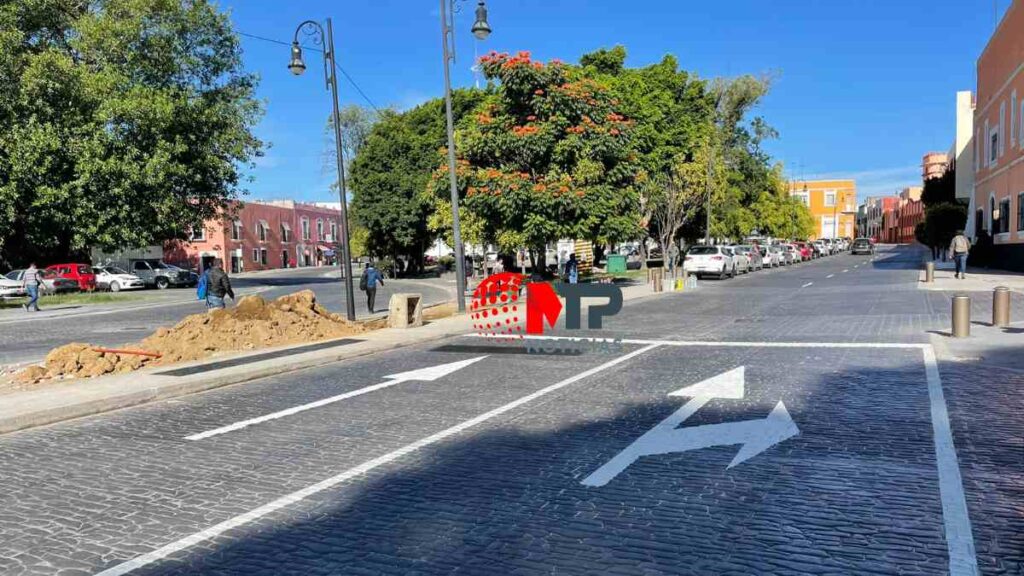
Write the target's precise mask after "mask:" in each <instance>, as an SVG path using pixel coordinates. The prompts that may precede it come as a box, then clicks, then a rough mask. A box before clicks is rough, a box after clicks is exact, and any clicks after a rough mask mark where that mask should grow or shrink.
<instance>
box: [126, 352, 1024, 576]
mask: <svg viewBox="0 0 1024 576" xmlns="http://www.w3.org/2000/svg"><path fill="white" fill-rule="evenodd" d="M943 369H945V367H944V368H943ZM952 374H953V376H945V375H944V377H946V378H947V384H946V388H947V390H948V391H949V392H948V394H949V396H948V401H949V403H950V410H951V413H952V414H953V415H954V418H953V421H954V434H955V435H956V441H957V448H958V449H959V451H960V461H961V468H962V469H963V470H964V475H965V486H966V489H967V494H968V502H969V507H970V512H971V516H972V519H973V520H974V527H975V528H974V530H975V531H974V536H975V540H976V542H978V543H979V544H978V553H979V555H980V556H981V560H980V563H981V564H982V566H983V567H984V568H988V569H999V568H1000V567H1002V568H1009V569H1010V571H1011V572H1012V571H1013V566H1017V567H1018V568H1019V567H1020V566H1021V565H1022V564H1021V563H1022V562H1024V529H1021V528H1024V526H1022V514H1021V509H1020V506H1019V504H1020V497H1021V495H1022V493H1024V492H1022V491H1024V470H1022V467H1024V465H1022V463H1021V460H1020V459H1019V458H1015V457H1014V454H1015V453H1016V454H1017V456H1019V448H1020V446H1019V436H1017V437H1016V438H1017V440H1014V438H1015V436H1014V434H1016V433H1019V428H1020V426H1019V425H1020V419H1019V412H1016V411H1015V410H1017V409H1019V408H1020V401H1019V400H1018V401H1017V402H1015V403H1010V404H1009V405H1008V404H1007V403H1005V402H1001V401H1000V398H999V394H1001V393H1004V392H1006V390H1005V389H1004V388H1002V387H992V386H988V387H985V389H982V390H980V391H978V390H976V389H975V387H976V386H977V385H978V384H979V383H978V382H977V381H976V375H974V374H973V373H972V372H971V371H970V370H965V369H962V368H959V367H958V368H956V369H955V370H954V372H953V373H952ZM841 376H842V377H841V378H838V377H835V376H834V374H833V375H832V376H830V377H829V378H828V379H826V378H825V377H822V378H821V379H820V380H818V381H816V382H814V383H813V384H812V385H811V386H808V387H807V388H806V389H805V390H803V393H802V394H801V395H794V396H793V397H792V398H790V397H786V404H787V405H788V406H791V410H793V417H794V420H796V422H797V423H798V425H799V426H800V429H801V435H800V436H798V437H795V438H791V439H789V440H788V441H785V442H783V443H781V444H778V445H776V446H774V447H772V448H770V449H769V450H768V451H766V452H764V453H762V454H760V455H758V456H757V457H755V458H752V459H751V460H748V461H747V462H744V463H743V464H741V465H739V466H737V467H735V468H732V469H729V468H727V466H728V464H729V462H730V460H731V459H732V457H733V456H734V455H735V454H736V452H737V450H738V447H737V446H718V447H712V448H705V449H703V450H698V451H689V452H682V453H674V454H667V455H662V456H657V457H650V458H644V459H641V460H639V461H638V462H636V463H634V464H633V465H632V466H630V467H629V468H627V469H626V470H625V471H624V472H622V473H621V474H620V475H619V476H617V477H616V478H615V479H613V480H612V481H611V482H610V483H609V484H608V485H606V486H604V487H588V486H583V485H581V483H580V482H581V479H583V478H584V477H586V476H587V475H588V474H590V473H591V472H592V471H593V470H595V468H596V467H597V466H599V465H601V464H603V463H604V462H606V461H608V459H609V458H611V457H612V456H614V455H615V454H617V453H618V452H619V451H620V450H621V449H622V448H624V447H625V446H627V445H628V444H629V443H631V442H632V441H633V440H634V439H635V438H637V437H638V436H639V435H640V434H642V433H644V432H646V431H647V430H649V429H650V428H651V427H652V426H653V425H654V424H656V423H658V422H660V421H661V420H662V419H663V418H665V417H666V416H667V415H669V414H671V413H672V412H674V411H675V410H677V409H678V408H679V407H680V406H681V405H682V403H683V402H684V401H685V400H683V399H668V398H666V399H665V400H663V401H652V402H647V403H634V404H631V405H628V406H625V407H623V408H622V409H621V410H619V411H617V412H615V413H614V414H612V415H611V416H610V417H606V418H596V419H595V418H593V417H591V416H588V414H587V411H588V410H587V407H586V406H575V407H573V406H569V407H568V408H567V407H566V406H564V404H566V403H565V402H563V403H562V405H560V406H559V407H556V406H554V404H555V403H557V402H558V398H557V396H554V397H553V400H551V401H550V402H551V404H552V406H545V407H544V410H550V411H555V410H563V411H566V410H567V411H569V412H570V413H569V414H562V415H561V418H557V419H556V418H552V417H550V416H549V417H545V418H537V416H538V414H539V412H538V411H537V410H531V411H529V413H527V414H525V415H523V414H520V415H519V416H517V417H516V418H515V419H514V420H511V421H510V420H509V419H504V420H503V421H502V422H501V423H500V424H497V423H496V424H495V425H494V426H493V428H492V429H491V430H489V431H485V432H480V433H477V434H472V435H465V436H456V437H455V438H456V440H453V441H446V442H442V443H440V444H438V445H435V446H431V447H427V448H424V449H423V450H421V451H419V452H416V453H414V454H413V455H411V456H408V457H405V458H403V459H401V460H398V461H397V462H396V463H395V464H390V465H388V466H386V467H385V468H381V469H378V470H377V471H371V472H369V473H367V475H366V476H364V477H362V479H361V480H360V481H358V482H357V483H354V484H353V483H344V484H341V485H339V486H336V487H332V488H330V489H328V490H326V491H324V492H321V493H319V494H316V495H314V496H312V497H310V498H309V499H307V500H305V501H303V502H302V503H300V504H297V505H293V506H291V507H289V508H287V509H286V510H285V511H283V512H279V513H276V514H275V515H273V516H271V517H268V518H266V519H263V520H261V521H257V522H255V523H253V524H251V525H246V526H244V527H243V528H240V529H236V530H234V531H232V532H230V535H231V539H230V540H225V539H221V540H220V541H219V542H212V543H211V542H207V541H204V542H200V543H199V544H198V545H196V546H195V547H193V548H189V549H187V550H185V551H183V552H182V553H180V554H177V555H175V557H174V559H171V560H166V561H164V562H162V563H159V564H156V565H151V566H149V567H146V568H143V569H140V570H138V571H136V572H135V573H136V574H146V575H154V574H183V573H188V574H245V575H252V574H487V575H492V574H726V573H729V574H752V573H769V572H770V573H772V574H824V573H847V574H863V573H868V572H870V573H897V572H900V571H901V570H904V569H906V570H908V571H909V572H913V573H923V574H940V573H945V571H946V570H947V568H948V557H947V552H946V544H945V540H944V536H943V528H942V517H941V506H940V504H939V497H938V488H937V483H936V479H935V461H934V458H935V456H934V445H933V438H932V427H931V420H930V415H929V411H928V405H929V403H928V393H927V386H926V384H925V382H924V379H923V367H922V365H921V364H907V365H905V366H900V365H895V364H894V365H892V366H890V367H889V368H887V369H884V370H878V369H873V368H866V367H859V368H858V367H851V369H849V370H843V371H842V372H841ZM1022 380H1024V379H1022ZM1019 384H1020V383H1018V385H1019ZM961 388H962V391H961ZM865 390H868V391H870V392H871V393H862V392H864V391H865ZM1017 390H1018V391H1019V388H1018V389H1017ZM879 394H882V395H884V396H886V398H885V400H884V401H883V400H881V399H880V398H879V397H878V395H879ZM1016 398H1018V399H1019V398H1020V395H1019V394H1018V395H1017V396H1016ZM791 402H792V404H791ZM581 404H585V402H581ZM810 407H813V408H814V411H816V413H817V414H818V416H816V417H814V418H811V417H809V416H808V414H810V413H812V410H811V408H810ZM883 407H884V413H879V412H880V411H882V408H883ZM534 408H536V407H534ZM591 408H593V407H592V406H591ZM547 413H548V414H549V415H550V414H551V412H547ZM765 414H766V412H765V406H764V404H763V403H756V402H752V403H746V406H743V407H739V408H737V406H736V401H729V402H725V401H712V403H710V404H708V405H707V406H705V407H704V408H702V409H701V410H700V411H699V412H697V413H696V414H695V415H694V416H693V417H691V418H690V419H688V420H687V421H686V423H685V425H684V426H685V427H690V426H697V425H702V424H714V423H721V422H735V421H739V420H743V419H748V418H763V417H764V415H765ZM975 418H978V419H979V420H977V421H975ZM964 422H967V424H964ZM995 423H998V425H994V424H995ZM979 424H980V425H979ZM1011 424H1015V425H1017V426H1016V428H1015V427H1014V426H1011ZM966 432H969V433H970V437H969V439H965V437H964V436H963V435H962V434H963V433H966ZM1015 442H1017V444H1015ZM1015 447H1016V452H1015ZM254 473H258V472H254ZM197 496H198V497H201V495H197Z"/></svg>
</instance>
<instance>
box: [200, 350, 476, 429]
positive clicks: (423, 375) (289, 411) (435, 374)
mask: <svg viewBox="0 0 1024 576" xmlns="http://www.w3.org/2000/svg"><path fill="white" fill-rule="evenodd" d="M484 358H487V356H480V357H477V358H470V359H469V360H460V361H458V362H450V363H448V364H441V365H438V366H430V367H427V368H421V369H419V370H411V371H409V372H403V373H401V374H392V375H390V376H385V377H384V378H385V379H386V380H387V381H386V382H381V383H380V384H374V385H373V386H366V387H364V388H359V389H358V390H351V391H349V392H345V393H343V394H338V395H335V396H331V397H329V398H323V399H322V400H317V401H315V402H309V403H308V404H301V405H299V406H293V407H291V408H286V409H285V410H279V411H277V412H273V413H271V414H266V415H264V416H259V417H256V418H250V419H248V420H242V421H241V422H235V423H234V424H228V425H227V426H221V427H220V428H215V429H213V430H207V431H206V432H199V433H198V434H193V435H191V436H186V437H185V439H186V440H202V439H204V438H209V437H211V436H217V435H218V434H227V433H228V432H234V431H235V430H241V429H242V428H246V427H248V426H252V425H253V424H259V423H261V422H267V421H268V420H277V419H278V418H284V417H286V416H292V415H293V414H298V413H299V412H305V411H306V410H312V409H314V408H319V407H321V406H327V405H328V404H333V403H335V402H340V401H341V400H345V399H347V398H353V397H355V396H362V395H363V394H368V393H370V392H375V391H377V390H381V389H384V388H388V387H390V386H394V385H396V384H401V383H403V382H410V381H414V380H416V381H420V382H433V381H434V380H437V379H438V378H443V377H444V376H447V375H448V374H451V373H452V372H455V371H457V370H461V369H462V368H465V367H466V366H469V365H470V364H474V363H476V362H479V361H480V360H483V359H484Z"/></svg>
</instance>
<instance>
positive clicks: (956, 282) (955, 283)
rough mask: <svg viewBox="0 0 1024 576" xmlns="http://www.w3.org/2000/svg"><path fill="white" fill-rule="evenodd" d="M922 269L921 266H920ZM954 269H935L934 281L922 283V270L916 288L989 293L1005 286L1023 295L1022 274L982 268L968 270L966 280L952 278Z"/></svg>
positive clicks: (1023, 278)
mask: <svg viewBox="0 0 1024 576" xmlns="http://www.w3.org/2000/svg"><path fill="white" fill-rule="evenodd" d="M922 268H923V266H922ZM953 274H954V269H953V268H949V269H948V270H946V269H940V268H939V267H938V266H936V268H935V281H934V282H932V283H930V284H929V283H926V282H925V281H924V270H923V269H922V270H921V274H920V276H919V278H918V283H917V287H918V288H920V289H921V290H943V291H948V292H991V291H992V290H993V289H994V288H995V287H996V286H1006V287H1007V288H1009V289H1010V290H1011V291H1014V292H1019V293H1021V294H1024V274H1021V273H1019V272H1008V271H1006V270H991V269H984V268H968V269H967V278H964V279H963V280H961V279H958V278H954V277H953Z"/></svg>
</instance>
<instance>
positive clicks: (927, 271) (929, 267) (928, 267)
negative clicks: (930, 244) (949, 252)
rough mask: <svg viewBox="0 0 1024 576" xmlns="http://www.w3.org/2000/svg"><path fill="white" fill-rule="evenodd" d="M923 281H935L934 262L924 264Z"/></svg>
mask: <svg viewBox="0 0 1024 576" xmlns="http://www.w3.org/2000/svg"><path fill="white" fill-rule="evenodd" d="M924 281H925V282H927V283H932V282H934V281H935V262H925V264H924Z"/></svg>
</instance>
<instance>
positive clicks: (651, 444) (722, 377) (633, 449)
mask: <svg viewBox="0 0 1024 576" xmlns="http://www.w3.org/2000/svg"><path fill="white" fill-rule="evenodd" d="M744 376H745V374H744V368H743V367H742V366H740V367H739V368H736V369H734V370H730V371H728V372H725V373H723V374H719V375H718V376H715V377H713V378H709V379H707V380H704V381H703V382H700V383H698V384H694V385H692V386H687V387H685V388H680V389H679V390H676V391H675V392H672V393H670V394H669V396H687V397H690V398H691V399H690V401H689V402H687V403H686V404H684V405H683V406H682V407H681V408H680V409H679V410H676V411H675V412H674V413H672V414H671V415H670V416H669V417H668V418H665V419H664V420H662V421H661V422H659V423H658V424H657V425H655V426H654V428H651V429H650V430H648V431H647V432H645V433H644V435H643V436H641V437H639V438H637V439H636V440H635V441H634V442H633V443H632V444H630V445H629V446H627V447H626V449H625V450H623V451H622V452H619V453H618V454H617V455H616V456H615V457H614V458H612V459H611V460H609V461H608V462H607V463H606V464H605V465H603V466H601V467H600V468H598V469H597V470H595V471H594V472H593V473H592V474H591V475H590V476H587V477H586V478H584V479H583V482H582V483H583V484H584V485H586V486H604V485H605V484H607V483H608V482H610V481H611V480H612V479H613V478H615V477H616V476H618V475H619V473H621V472H622V471H623V470H625V469H626V468H628V467H629V466H630V464H632V463H633V462H636V461H637V459H639V458H640V457H642V456H654V455H657V454H671V453H673V452H686V451H688V450H699V449H701V448H709V447H711V446H728V445H734V444H741V445H742V446H741V447H740V450H739V452H737V453H736V456H735V457H733V459H732V462H730V463H729V466H728V467H729V468H732V467H733V466H736V465H737V464H741V463H743V462H745V461H747V460H749V459H750V458H753V457H754V456H757V455H758V454H760V453H761V452H764V451H765V450H767V449H769V448H771V447H772V446H774V445H776V444H778V443H780V442H782V441H784V440H786V439H787V438H791V437H793V436H796V435H797V434H799V433H800V429H799V428H797V425H796V423H795V422H793V419H792V418H791V417H790V416H789V411H788V410H786V405H785V404H783V403H782V402H781V401H780V402H779V403H778V404H776V405H775V408H774V409H773V410H772V411H771V413H770V414H769V415H768V416H767V417H766V418H762V419H760V420H745V421H742V422H727V423H724V424H707V425H704V426H694V427H691V428H678V426H679V425H680V424H682V423H683V421H685V420H686V419H687V418H689V417H690V416H692V415H693V414H694V413H696V412H697V410H700V409H701V407H702V406H704V405H705V404H707V403H708V402H709V401H711V400H712V399H714V398H729V399H741V398H743V396H744V394H745V385H744Z"/></svg>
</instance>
